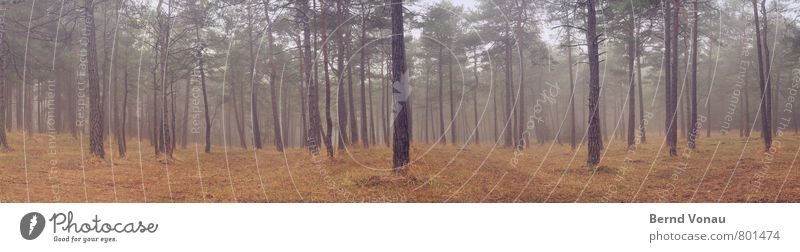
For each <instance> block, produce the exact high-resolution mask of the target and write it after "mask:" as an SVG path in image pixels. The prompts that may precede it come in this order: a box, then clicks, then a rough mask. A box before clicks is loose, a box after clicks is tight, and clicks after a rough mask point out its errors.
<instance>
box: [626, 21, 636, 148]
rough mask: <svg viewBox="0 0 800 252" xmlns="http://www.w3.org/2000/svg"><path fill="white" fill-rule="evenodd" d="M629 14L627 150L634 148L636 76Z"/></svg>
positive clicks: (634, 22)
mask: <svg viewBox="0 0 800 252" xmlns="http://www.w3.org/2000/svg"><path fill="white" fill-rule="evenodd" d="M633 15H635V14H634V13H631V21H630V27H629V28H628V29H629V34H628V128H627V131H628V136H627V137H628V149H633V148H636V134H635V129H636V74H635V73H634V68H633V67H634V62H635V60H636V54H637V53H636V43H638V41H636V40H637V37H636V28H635V27H636V19H635V18H634V17H633Z"/></svg>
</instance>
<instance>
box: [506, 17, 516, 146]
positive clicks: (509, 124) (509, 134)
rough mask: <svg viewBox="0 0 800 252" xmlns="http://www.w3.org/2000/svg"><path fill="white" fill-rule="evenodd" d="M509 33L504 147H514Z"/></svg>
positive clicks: (508, 36)
mask: <svg viewBox="0 0 800 252" xmlns="http://www.w3.org/2000/svg"><path fill="white" fill-rule="evenodd" d="M511 41H512V39H511V34H510V32H506V41H505V42H506V43H505V61H506V62H505V63H506V79H505V81H506V111H505V114H506V118H505V119H506V120H505V125H506V129H505V130H504V135H505V144H506V147H513V146H514V75H513V73H514V70H513V69H514V68H513V64H514V62H513V61H514V60H513V57H512V54H511V47H512V46H513V44H512V42H511Z"/></svg>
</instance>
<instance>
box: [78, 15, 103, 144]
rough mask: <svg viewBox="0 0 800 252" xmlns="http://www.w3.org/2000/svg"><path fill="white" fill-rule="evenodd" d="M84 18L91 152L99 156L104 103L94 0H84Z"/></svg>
mask: <svg viewBox="0 0 800 252" xmlns="http://www.w3.org/2000/svg"><path fill="white" fill-rule="evenodd" d="M83 10H84V18H85V22H86V26H85V29H86V32H85V36H86V37H87V39H86V41H87V48H88V49H87V53H86V57H87V59H86V62H87V64H88V65H87V76H88V82H89V103H90V109H89V120H90V125H91V127H89V153H91V154H92V155H95V156H97V157H99V158H104V157H105V150H104V149H103V129H104V127H103V103H102V100H101V99H102V98H101V95H100V79H99V76H98V74H97V68H98V66H97V43H96V40H95V24H94V1H93V0H84V5H83Z"/></svg>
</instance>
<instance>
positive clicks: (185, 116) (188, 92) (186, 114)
mask: <svg viewBox="0 0 800 252" xmlns="http://www.w3.org/2000/svg"><path fill="white" fill-rule="evenodd" d="M188 76H189V78H188V79H187V80H186V92H185V94H186V96H185V97H186V98H185V99H184V101H183V127H182V128H183V129H182V130H181V132H182V133H183V134H182V136H181V148H182V149H186V145H187V144H188V142H189V129H190V126H189V100H191V97H192V93H191V90H192V78H191V76H192V73H191V71H190V72H189V75H188Z"/></svg>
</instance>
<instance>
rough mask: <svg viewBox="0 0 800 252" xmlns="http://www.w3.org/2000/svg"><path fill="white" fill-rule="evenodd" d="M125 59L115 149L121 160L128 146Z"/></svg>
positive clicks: (126, 70) (126, 68)
mask: <svg viewBox="0 0 800 252" xmlns="http://www.w3.org/2000/svg"><path fill="white" fill-rule="evenodd" d="M127 58H128V57H127V56H126V57H125V59H126V61H125V62H126V63H125V66H124V67H123V69H125V70H124V71H125V72H124V73H123V74H122V75H123V77H122V78H123V80H122V84H123V85H122V118H121V120H122V121H121V122H120V123H119V124H118V127H119V133H118V135H117V147H118V149H119V156H120V157H121V158H124V157H125V155H126V153H127V151H128V144H127V139H126V134H125V126H126V123H127V122H128V63H127V62H128V61H127Z"/></svg>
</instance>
